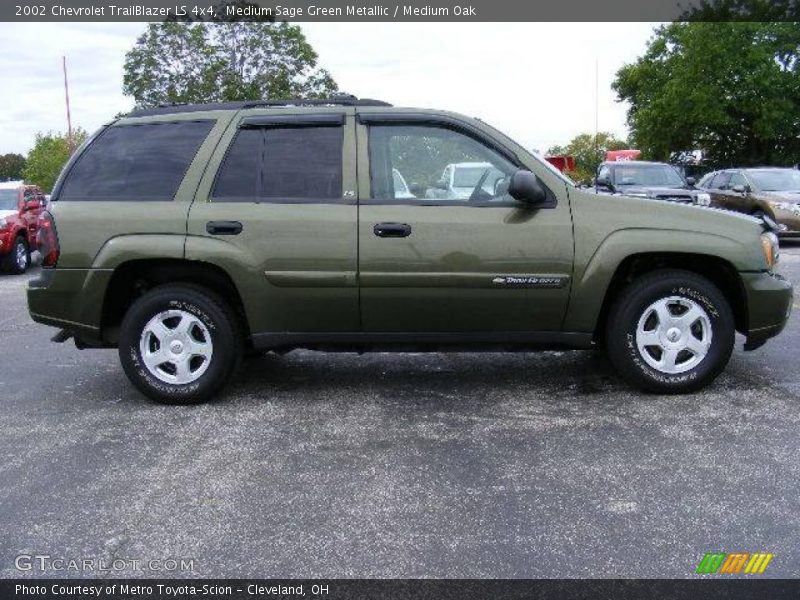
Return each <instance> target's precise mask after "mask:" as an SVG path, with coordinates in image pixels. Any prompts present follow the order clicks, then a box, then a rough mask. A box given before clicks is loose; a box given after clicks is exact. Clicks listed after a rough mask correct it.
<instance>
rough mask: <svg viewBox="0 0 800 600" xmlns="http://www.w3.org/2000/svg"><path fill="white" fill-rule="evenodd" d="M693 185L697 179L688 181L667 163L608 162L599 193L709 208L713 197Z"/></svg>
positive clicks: (599, 171) (598, 182)
mask: <svg viewBox="0 0 800 600" xmlns="http://www.w3.org/2000/svg"><path fill="white" fill-rule="evenodd" d="M693 184H694V179H692V178H689V179H685V178H684V177H683V175H682V174H681V173H680V171H678V169H676V168H675V167H673V166H672V165H668V164H667V163H659V162H646V161H639V160H636V161H634V160H622V161H605V162H602V163H600V166H599V167H598V168H597V177H596V179H595V191H596V192H597V193H599V194H619V195H622V196H633V197H636V198H652V199H654V200H668V201H671V202H681V203H685V204H698V205H700V206H708V204H709V203H710V201H711V198H710V197H709V195H708V194H707V193H705V192H702V191H698V190H696V189H694V185H693Z"/></svg>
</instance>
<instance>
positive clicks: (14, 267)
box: [6, 235, 31, 275]
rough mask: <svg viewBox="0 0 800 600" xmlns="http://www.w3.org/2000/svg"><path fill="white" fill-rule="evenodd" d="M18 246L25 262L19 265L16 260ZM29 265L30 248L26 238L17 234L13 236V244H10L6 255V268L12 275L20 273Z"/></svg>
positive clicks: (18, 250)
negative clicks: (9, 249)
mask: <svg viewBox="0 0 800 600" xmlns="http://www.w3.org/2000/svg"><path fill="white" fill-rule="evenodd" d="M20 247H21V248H22V252H24V256H25V264H24V265H20V264H19V263H18V262H17V256H18V254H17V253H18V252H20ZM30 266H31V250H30V248H29V247H28V242H27V240H26V239H25V238H24V237H23V236H21V235H19V236H17V237H16V238H14V244H13V245H12V246H11V251H10V252H9V253H8V254H7V255H6V270H7V271H8V272H9V273H11V274H13V275H22V274H23V273H25V271H27V270H28V268H29V267H30Z"/></svg>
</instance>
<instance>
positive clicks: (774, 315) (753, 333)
mask: <svg viewBox="0 0 800 600" xmlns="http://www.w3.org/2000/svg"><path fill="white" fill-rule="evenodd" d="M741 276H742V282H743V283H744V287H745V291H746V293H747V331H746V332H745V335H746V336H747V342H746V343H745V346H744V349H745V350H755V349H756V348H758V347H759V346H762V345H763V344H764V343H765V342H766V341H767V340H768V339H769V338H771V337H774V336H776V335H778V334H779V333H780V332H781V331H783V328H784V327H785V326H786V322H787V321H788V320H789V315H790V314H791V312H792V306H793V303H794V291H793V289H792V284H791V283H789V281H787V280H786V279H784V278H783V277H782V276H780V275H778V274H776V273H742V274H741Z"/></svg>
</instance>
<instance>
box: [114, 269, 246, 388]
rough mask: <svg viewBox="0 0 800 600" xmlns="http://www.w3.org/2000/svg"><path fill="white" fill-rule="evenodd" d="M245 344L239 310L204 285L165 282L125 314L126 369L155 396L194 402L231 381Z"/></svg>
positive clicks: (122, 334) (122, 346) (121, 352)
mask: <svg viewBox="0 0 800 600" xmlns="http://www.w3.org/2000/svg"><path fill="white" fill-rule="evenodd" d="M242 346H243V345H242V334H241V329H240V327H239V322H238V319H237V316H236V314H235V313H234V312H233V311H232V310H231V308H230V307H229V306H228V305H227V304H226V303H225V301H223V300H222V299H220V298H219V297H218V296H216V295H215V294H213V293H211V292H209V291H208V290H205V289H203V288H201V287H196V286H193V285H188V284H180V285H163V286H159V287H156V288H154V289H152V290H150V291H149V292H147V293H146V294H144V295H143V296H142V297H141V298H139V299H138V300H136V302H135V303H134V304H133V306H131V308H130V309H129V310H128V312H127V313H126V314H125V318H124V319H123V321H122V326H121V328H120V339H119V357H120V361H121V362H122V367H123V369H124V370H125V374H126V375H127V376H128V378H129V379H130V380H131V382H133V384H134V385H135V386H136V387H137V388H139V390H140V391H141V392H142V393H143V394H145V395H146V396H148V397H149V398H151V399H153V400H156V401H157V402H162V403H165V404H193V403H197V402H202V401H203V400H206V399H208V398H210V397H211V396H213V395H214V394H215V393H216V392H217V391H219V389H220V388H222V386H223V385H224V384H225V383H226V382H227V381H228V379H229V378H230V377H231V375H232V374H233V372H234V370H235V369H236V367H237V365H238V364H239V361H240V360H241V356H242Z"/></svg>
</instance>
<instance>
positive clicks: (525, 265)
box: [357, 115, 573, 338]
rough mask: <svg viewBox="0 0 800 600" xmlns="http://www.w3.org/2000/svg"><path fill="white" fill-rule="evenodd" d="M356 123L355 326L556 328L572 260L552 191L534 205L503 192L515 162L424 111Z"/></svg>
mask: <svg viewBox="0 0 800 600" xmlns="http://www.w3.org/2000/svg"><path fill="white" fill-rule="evenodd" d="M361 120H362V121H363V123H362V124H359V125H357V127H358V152H359V191H360V202H359V230H358V239H359V282H360V291H361V319H362V326H363V330H364V331H365V332H367V333H380V332H385V333H389V332H396V333H406V334H408V333H470V334H479V336H480V334H484V337H487V338H488V337H490V336H489V335H486V334H491V333H495V334H497V333H503V332H537V331H556V330H559V329H560V327H561V322H562V319H563V316H564V311H565V308H566V303H567V298H568V296H569V289H570V275H571V272H572V260H573V244H572V225H571V219H570V212H569V206H568V201H567V199H566V194H565V193H564V192H563V187H562V190H561V193H560V195H558V196H557V195H556V193H553V191H552V190H549V191H548V196H549V199H550V201H549V202H548V204H547V205H546V206H544V207H541V208H536V209H533V208H531V207H528V206H525V205H522V204H520V203H518V202H517V201H515V200H514V199H512V198H511V197H510V196H509V195H508V194H507V192H506V190H507V187H508V180H509V177H510V175H511V174H512V173H513V172H514V171H515V170H516V169H517V168H519V167H520V166H523V165H520V164H515V157H513V156H510V155H507V154H506V153H504V152H502V151H501V150H500V149H498V148H497V144H494V145H492V144H491V140H487V139H484V138H481V136H480V135H479V132H475V131H465V130H463V129H460V128H458V127H454V126H453V124H452V123H450V122H442V123H437V122H431V120H430V119H427V118H426V119H425V121H423V122H420V123H418V124H417V123H414V122H396V121H394V122H393V121H386V122H381V121H380V115H371V116H370V118H369V119H367V118H362V119H361ZM516 160H518V159H516ZM398 181H403V182H405V183H406V185H405V186H398V185H397V182H398ZM562 185H563V184H562Z"/></svg>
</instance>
